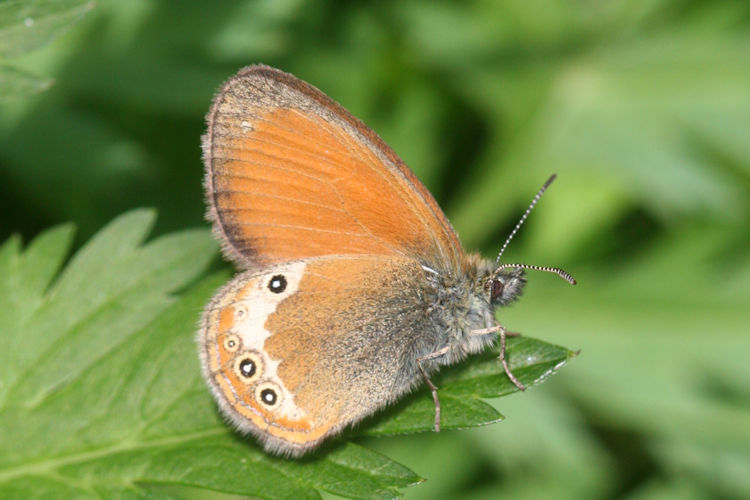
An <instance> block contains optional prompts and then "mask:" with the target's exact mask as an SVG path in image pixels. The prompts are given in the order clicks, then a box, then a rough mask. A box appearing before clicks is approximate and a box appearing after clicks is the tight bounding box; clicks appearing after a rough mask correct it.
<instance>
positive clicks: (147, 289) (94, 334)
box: [0, 210, 573, 499]
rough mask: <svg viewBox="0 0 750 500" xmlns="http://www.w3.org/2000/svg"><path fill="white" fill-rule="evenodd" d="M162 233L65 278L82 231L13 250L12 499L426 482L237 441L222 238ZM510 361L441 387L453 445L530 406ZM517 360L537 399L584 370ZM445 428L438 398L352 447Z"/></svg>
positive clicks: (524, 353) (89, 260) (3, 296)
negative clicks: (211, 334) (538, 388)
mask: <svg viewBox="0 0 750 500" xmlns="http://www.w3.org/2000/svg"><path fill="white" fill-rule="evenodd" d="M154 218H155V216H154V213H153V212H152V211H148V210H137V211H134V212H131V213H128V214H126V215H123V216H121V217H119V218H117V219H115V220H113V221H112V222H111V223H110V224H109V225H108V226H107V227H105V228H104V229H102V230H101V231H100V232H99V233H98V234H97V235H96V236H94V237H93V238H92V239H91V241H89V242H88V243H87V244H86V245H84V246H83V247H82V248H81V249H80V250H79V251H78V252H77V253H76V254H75V255H74V256H73V257H72V258H71V259H70V261H69V262H68V263H67V265H66V266H65V267H64V269H63V270H62V271H60V266H61V264H62V262H63V261H64V259H65V256H66V253H67V251H68V249H69V247H70V244H71V241H72V236H73V231H72V227H71V226H69V225H68V226H62V227H59V228H56V229H52V230H50V231H47V232H45V233H43V234H42V235H41V236H39V237H38V238H36V239H35V240H34V241H33V242H32V243H31V244H30V245H29V246H28V247H27V248H26V249H25V250H23V251H22V249H21V244H20V240H19V239H18V238H16V237H12V238H10V239H9V240H7V241H6V242H5V243H4V244H3V245H2V246H0V292H1V293H0V330H1V331H2V332H3V335H2V336H0V353H2V358H0V375H1V377H2V378H1V379H0V380H1V381H2V384H1V385H0V428H1V429H3V439H2V440H0V496H7V497H12V496H15V497H25V496H30V495H35V496H41V495H47V496H53V497H59V496H66V497H111V496H123V495H128V496H135V497H146V496H149V497H151V496H159V497H166V498H172V497H173V495H174V494H175V492H178V491H180V487H187V488H200V489H207V490H215V491H221V492H225V493H229V494H238V495H246V496H253V497H260V498H270V499H277V498H319V497H320V495H321V492H328V493H332V494H336V495H339V496H344V497H351V498H394V497H398V496H400V495H401V490H402V489H403V488H405V487H408V486H410V485H413V484H417V483H419V482H421V481H423V479H422V478H420V477H419V476H418V475H417V474H415V473H414V472H412V471H411V470H409V469H408V468H407V467H404V466H403V465H401V464H399V463H397V462H395V461H393V460H391V459H389V458H388V457H386V456H383V455H381V454H379V453H377V452H374V451H372V450H369V449H367V448H364V447H362V446H359V445H357V444H354V443H351V442H346V441H347V440H346V438H338V439H333V440H331V441H330V442H329V443H326V444H325V445H324V446H323V447H322V448H321V449H320V450H318V451H316V452H314V453H311V454H310V455H308V456H306V457H304V458H302V459H299V460H289V459H284V458H278V457H274V456H270V455H268V454H266V453H265V452H263V451H262V450H261V449H260V448H259V447H258V446H257V445H256V444H255V442H254V441H253V440H252V439H249V438H245V437H243V436H240V435H238V434H236V433H235V432H234V431H233V430H232V429H231V428H230V427H229V426H228V425H226V424H225V423H224V422H223V421H222V419H221V418H220V416H219V414H218V412H217V410H216V407H215V404H214V402H213V401H212V399H211V396H210V394H209V391H208V390H207V389H206V388H205V384H204V382H203V380H202V378H201V375H200V369H199V362H198V356H197V353H196V348H195V345H194V341H193V338H194V331H195V328H196V326H195V325H196V324H197V320H198V316H199V314H200V311H201V309H202V307H203V306H204V305H205V304H206V302H207V301H208V300H209V298H210V297H211V295H212V294H213V293H214V292H215V290H216V289H217V288H218V287H219V286H220V285H221V284H223V283H224V282H226V280H227V279H228V277H229V276H228V273H226V272H219V273H217V274H214V275H212V276H209V277H207V278H203V279H198V278H199V277H200V275H201V274H203V273H204V271H205V269H206V267H207V265H208V263H209V262H210V261H211V260H212V259H213V258H214V257H215V255H216V244H215V243H214V242H213V240H212V238H211V236H210V234H209V232H208V231H206V230H193V231H182V232H178V233H173V234H170V235H166V236H162V237H160V238H157V239H154V240H152V241H149V242H146V243H144V240H145V239H146V237H147V235H148V233H149V231H150V229H151V227H152V225H153V223H154ZM181 290H182V292H180V291H181ZM496 355H497V353H496V352H487V353H486V354H484V355H482V356H478V357H475V358H474V359H472V360H469V361H468V362H467V363H463V364H462V365H460V366H458V367H455V368H454V369H449V370H444V371H443V373H442V374H441V375H440V376H436V377H435V381H436V382H437V383H439V384H440V385H441V389H440V398H441V402H442V408H443V419H442V423H443V428H444V429H446V430H447V429H453V428H461V427H471V426H478V425H484V424H487V423H491V422H494V421H497V420H498V419H500V418H501V416H500V415H499V413H497V411H496V410H495V409H494V408H492V407H491V406H489V405H488V404H486V403H484V402H483V401H482V400H481V398H482V397H494V396H500V395H505V394H509V393H511V392H514V391H515V390H516V388H515V386H513V385H512V384H511V382H510V381H509V380H508V378H507V376H505V374H504V372H503V370H502V365H501V364H500V363H499V362H498V361H497V359H496ZM508 355H509V361H510V364H511V366H512V369H513V370H514V372H515V373H516V375H517V376H518V377H519V378H520V379H521V381H523V382H524V383H525V384H527V385H528V386H532V385H534V384H537V383H539V382H541V381H542V380H544V379H545V378H546V377H547V376H548V375H549V374H550V373H552V372H554V371H555V370H557V369H558V368H559V367H560V366H561V365H562V364H563V363H564V362H565V361H566V360H567V359H568V358H570V357H571V356H572V355H573V354H572V353H571V352H570V351H568V350H566V349H563V348H559V347H555V346H551V345H549V344H545V343H543V342H540V341H537V340H533V339H527V338H513V339H510V341H509V348H508ZM434 415H435V408H434V405H433V403H432V399H431V397H430V393H429V391H428V390H426V388H424V387H422V388H421V389H419V390H418V391H417V392H416V393H415V394H413V395H412V396H411V397H409V398H406V399H405V400H404V401H402V402H401V403H400V404H398V405H395V406H394V407H392V408H390V409H389V410H388V411H386V412H383V413H382V414H380V415H378V416H376V417H375V418H374V420H375V421H371V422H368V423H365V424H364V425H363V426H361V427H360V428H359V429H358V430H354V431H351V432H350V433H349V434H356V435H358V434H363V435H370V436H379V435H385V434H402V433H407V432H417V431H430V430H432V425H433V421H434ZM167 486H168V487H167ZM175 488H177V489H175Z"/></svg>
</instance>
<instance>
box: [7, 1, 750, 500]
mask: <svg viewBox="0 0 750 500" xmlns="http://www.w3.org/2000/svg"><path fill="white" fill-rule="evenodd" d="M19 5H22V6H26V5H34V6H39V5H42V6H45V5H46V6H48V7H41V8H42V9H43V10H42V11H37V12H38V13H36V14H34V15H33V16H30V15H28V14H20V15H19V14H17V13H18V12H21V11H20V10H18V6H19ZM60 5H62V3H58V2H52V1H48V2H12V1H7V0H6V2H0V47H2V53H1V54H0V55H2V57H3V60H2V61H0V65H1V66H2V67H11V68H13V69H12V71H13V72H15V74H17V75H19V77H18V79H17V80H16V81H17V82H21V83H15V81H13V80H8V79H7V78H8V77H6V76H4V75H5V74H6V73H4V72H0V90H1V91H2V92H3V94H4V95H3V98H2V100H1V101H2V102H1V103H0V190H2V191H1V192H0V193H1V195H0V240H2V241H4V240H5V239H6V238H7V237H8V235H10V234H11V233H13V232H17V233H20V234H21V235H22V236H23V239H24V240H26V241H28V240H30V239H31V238H32V237H33V236H34V235H36V234H38V233H39V232H40V231H41V230H42V229H43V228H46V227H48V226H51V225H54V224H58V223H61V222H67V221H72V222H74V223H75V224H76V225H77V226H78V227H79V228H80V229H81V231H80V232H79V233H78V234H77V236H76V238H77V239H76V240H75V242H74V245H76V246H78V245H80V244H81V243H82V242H83V241H85V240H86V239H88V237H89V236H91V235H92V234H93V233H94V231H96V230H97V229H99V228H100V227H102V226H104V225H105V223H106V222H107V221H108V220H109V219H111V218H112V217H113V216H115V215H116V214H119V213H121V212H124V211H125V210H127V209H131V208H134V207H139V206H144V205H147V206H153V207H156V208H157V209H158V210H159V213H160V217H159V219H158V221H157V226H156V232H157V233H164V232H166V231H170V230H173V229H184V228H186V227H194V226H199V225H205V223H204V222H203V218H202V217H203V212H204V205H203V201H202V193H201V178H202V165H201V162H200V148H199V144H200V142H199V137H200V135H201V133H203V130H204V122H203V116H204V115H205V113H206V111H207V110H208V105H209V102H210V99H211V96H212V95H213V93H214V91H215V90H216V88H217V87H218V86H219V85H220V84H221V82H223V81H224V80H225V79H226V78H228V77H229V76H230V75H232V74H233V73H235V72H236V71H237V69H238V68H239V67H241V66H244V65H247V64H250V63H254V62H264V63H266V64H270V65H273V66H276V67H279V68H282V69H284V70H286V71H289V72H292V73H294V74H295V75H297V76H299V77H300V78H303V79H305V80H307V81H309V82H311V83H312V84H314V85H316V86H318V87H319V88H321V89H322V90H323V91H325V92H326V93H327V94H329V95H330V96H332V97H333V98H334V99H336V100H338V101H339V102H341V103H342V104H343V105H345V106H346V107H347V108H349V109H350V110H351V111H352V112H353V113H354V114H355V115H357V116H358V117H360V118H362V119H363V120H364V121H365V122H366V123H367V124H369V125H370V126H371V127H373V128H374V129H375V130H376V131H377V132H378V133H379V134H381V136H382V137H383V138H384V139H385V140H386V141H387V142H388V143H389V144H391V145H392V146H393V147H394V149H395V150H396V151H397V152H398V153H399V154H400V155H401V156H402V157H403V158H404V159H405V161H406V162H407V163H408V164H409V165H410V166H411V167H412V168H413V169H414V170H415V172H416V173H417V175H418V176H419V177H420V178H421V179H422V180H423V181H424V182H425V184H427V186H428V187H429V188H430V190H431V191H432V192H433V193H434V194H435V196H436V198H437V199H438V201H439V202H440V203H441V206H443V208H444V209H445V210H446V213H447V214H448V216H449V217H450V219H451V221H452V222H453V223H454V225H455V227H456V229H457V230H458V232H459V234H460V235H461V238H462V241H463V242H464V244H465V246H466V247H467V248H470V249H479V250H481V251H482V252H483V253H484V254H485V255H488V256H489V255H492V254H493V253H494V252H496V251H497V249H498V248H499V246H500V244H501V243H502V241H503V240H504V239H505V236H506V235H507V234H508V232H509V230H510V229H511V228H512V227H513V224H515V221H516V219H517V218H518V216H519V215H520V213H521V212H522V210H523V209H524V208H525V206H526V204H527V203H528V201H529V199H530V197H531V196H532V195H533V193H534V192H535V191H536V189H537V188H538V187H539V186H540V185H541V183H542V182H543V181H544V180H545V179H546V178H547V176H548V175H549V174H550V173H553V172H557V173H558V175H559V179H558V181H557V182H556V183H555V184H554V186H553V188H552V189H551V190H550V192H549V193H548V194H547V195H545V198H544V199H543V200H542V202H541V203H540V205H539V207H538V208H537V209H536V210H535V212H534V214H533V215H532V217H531V220H530V221H529V223H528V224H527V226H525V227H524V229H523V231H522V232H521V233H520V234H519V236H518V238H517V239H516V240H515V241H514V243H513V245H511V247H510V249H509V251H508V255H507V261H509V262H510V261H516V260H520V261H525V262H529V263H533V264H548V265H561V266H563V267H565V268H566V269H567V270H569V271H571V272H572V273H573V274H574V275H575V276H576V278H578V280H579V286H578V287H576V288H572V289H571V288H568V287H567V286H566V285H565V284H564V283H561V282H558V280H556V279H555V278H554V277H552V276H546V275H532V276H531V277H530V278H531V282H530V284H529V286H528V288H527V292H526V295H525V297H524V298H523V300H522V301H521V302H520V303H518V304H517V305H515V306H514V307H513V308H510V309H508V310H505V311H502V312H501V313H500V316H499V317H500V319H501V320H502V321H503V322H504V323H505V324H506V325H507V326H508V327H509V328H510V329H511V330H518V331H522V332H523V333H525V334H527V335H530V336H533V337H538V338H542V339H544V340H547V341H550V342H553V343H555V344H560V345H565V346H570V347H574V348H581V349H582V353H581V356H579V358H578V359H576V361H575V362H574V363H572V364H571V365H570V366H569V367H567V368H566V369H565V370H563V371H562V373H561V374H560V375H558V376H556V377H554V378H553V379H552V381H551V382H550V383H548V384H544V385H543V386H541V387H539V388H535V389H533V390H531V391H529V392H527V393H525V394H523V395H516V396H513V397H510V398H503V399H500V400H498V401H497V403H496V404H495V406H496V407H497V410H498V411H500V412H501V413H502V414H504V415H505V416H506V420H505V421H504V422H502V423H500V424H497V425H492V426H488V427H485V428H481V429H474V430H470V431H463V432H445V433H441V434H440V435H432V434H425V435H417V436H398V437H394V438H378V439H374V438H372V439H370V438H368V440H367V445H368V446H372V447H375V448H377V449H380V450H381V451H383V452H384V453H385V454H387V455H388V456H390V457H395V458H396V459H397V460H398V461H399V462H401V463H403V464H406V465H407V466H409V467H410V468H411V469H412V470H414V471H415V472H416V473H417V474H419V475H420V476H422V477H426V478H428V479H429V480H428V481H427V482H426V483H425V484H423V485H420V486H418V487H415V488H411V489H408V490H407V498H420V497H423V498H439V497H455V496H457V495H459V494H460V495H461V496H462V497H463V498H495V497H497V496H499V495H505V496H510V497H529V498H537V497H539V496H540V495H548V496H554V497H557V498H559V497H566V496H568V497H571V498H580V497H582V496H583V497H592V496H597V497H628V498H657V497H658V498H691V497H694V498H706V497H727V498H736V497H742V496H745V497H747V496H750V480H748V475H747V473H746V472H747V471H748V470H750V433H749V432H748V431H747V429H750V412H748V407H749V406H750V390H748V387H750V370H749V369H748V363H747V361H746V357H747V354H746V353H747V352H749V351H750V332H749V331H748V324H749V323H750V321H749V320H750V313H749V312H748V307H747V305H748V303H750V206H748V205H750V141H748V139H747V138H748V137H750V38H749V37H748V35H747V33H748V28H750V4H747V3H746V2H740V1H721V2H709V1H701V0H666V1H659V2H657V1H653V0H633V1H625V0H621V1H613V2H591V1H578V2H563V1H545V2H521V1H517V0H516V1H514V0H505V1H500V0H477V1H472V2H452V1H447V0H440V1H437V2H435V1H427V0H423V1H412V2H397V1H386V2H341V1H333V0H331V1H313V2H303V1H301V0H260V1H252V2H250V1H248V2H238V1H228V0H226V1H217V2H210V3H207V2H199V1H185V0H183V1H180V2H177V1H163V2H158V3H157V2H149V1H147V0H133V1H128V2H117V1H114V0H101V1H99V2H98V3H97V4H96V5H95V8H91V6H92V5H93V4H90V3H84V2H68V3H67V5H70V6H71V7H70V9H69V10H66V11H65V13H60V14H53V13H54V12H57V11H55V10H54V9H58V8H59V6H60ZM11 8H12V9H16V10H14V11H13V12H14V13H15V14H13V15H14V16H15V17H11V16H10V15H8V14H4V12H5V13H7V12H8V11H9V10H8V9H11ZM35 8H37V7H35ZM44 9H48V10H44ZM78 9H83V10H78ZM48 12H49V13H50V15H49V16H46V15H45V14H47V13H48ZM84 12H86V14H85V15H82V14H83V13H84ZM29 18H30V19H32V20H33V19H40V20H41V19H50V21H48V22H47V23H46V26H48V30H49V31H48V32H46V33H42V34H39V35H37V34H34V35H33V36H31V35H30V36H29V37H26V36H21V35H20V33H24V32H23V30H22V26H23V27H25V28H28V26H25V24H26V22H27V19H29ZM59 20H62V22H58V21H59ZM73 21H76V22H75V23H74V24H73ZM40 24H41V26H45V23H34V24H33V25H32V26H38V25H40ZM30 33H31V32H30ZM7 40H12V41H13V43H12V44H10V45H9V43H8V42H7ZM31 49H35V50H31ZM20 75H24V76H20ZM51 80H54V85H52V86H51V87H50V88H49V89H48V90H46V91H44V92H41V93H39V92H37V90H38V89H40V88H45V87H47V86H48V83H35V82H48V81H51ZM8 81H10V82H11V83H10V84H9V83H6V82H8ZM14 85H15V86H17V87H19V88H21V89H22V92H17V93H16V97H13V96H11V95H10V94H5V92H6V90H5V89H6V88H9V86H14ZM23 89H27V90H28V91H27V90H23ZM34 92H36V93H34ZM9 96H10V98H8V97H9ZM186 334H187V335H192V333H191V332H187V333H186Z"/></svg>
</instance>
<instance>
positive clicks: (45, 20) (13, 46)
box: [0, 0, 94, 57]
mask: <svg viewBox="0 0 750 500" xmlns="http://www.w3.org/2000/svg"><path fill="white" fill-rule="evenodd" d="M93 7H94V2H92V1H91V0H6V1H4V2H2V3H0V57H13V56H17V55H20V54H23V53H25V52H29V51H31V50H34V49H36V48H38V47H41V46H42V45H45V44H46V43H48V42H50V41H51V40H53V39H54V38H55V37H57V36H58V35H60V34H61V33H63V32H64V31H65V30H67V29H68V28H69V27H70V26H71V25H73V24H74V23H75V22H76V21H78V20H79V19H80V18H81V17H83V15H84V14H85V13H86V12H88V11H89V10H91V9H92V8H93Z"/></svg>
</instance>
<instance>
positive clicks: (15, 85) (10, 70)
mask: <svg viewBox="0 0 750 500" xmlns="http://www.w3.org/2000/svg"><path fill="white" fill-rule="evenodd" d="M50 85H52V80H51V79H49V78H42V77H39V76H37V75H34V74H32V73H29V72H27V71H24V70H21V69H18V68H14V67H13V66H8V65H5V64H4V65H0V102H1V101H10V100H13V99H16V98H19V97H25V96H27V95H31V94H36V93H37V92H41V91H43V90H46V89H48V88H49V87H50Z"/></svg>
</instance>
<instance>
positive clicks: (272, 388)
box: [255, 382, 283, 409]
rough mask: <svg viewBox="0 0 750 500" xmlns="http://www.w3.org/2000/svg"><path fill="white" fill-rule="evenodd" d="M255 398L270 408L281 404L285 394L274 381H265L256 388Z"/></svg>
mask: <svg viewBox="0 0 750 500" xmlns="http://www.w3.org/2000/svg"><path fill="white" fill-rule="evenodd" d="M255 399H257V400H258V402H259V403H260V404H262V405H263V406H265V407H266V408H268V409H275V408H276V407H278V406H279V405H280V404H281V401H282V399H283V394H282V392H281V389H280V388H279V387H278V386H277V385H276V384H275V383H273V382H263V383H262V384H258V387H256V388H255Z"/></svg>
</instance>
